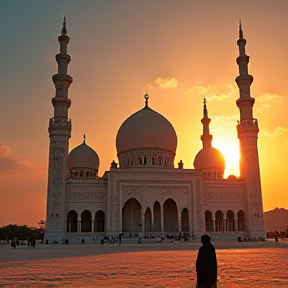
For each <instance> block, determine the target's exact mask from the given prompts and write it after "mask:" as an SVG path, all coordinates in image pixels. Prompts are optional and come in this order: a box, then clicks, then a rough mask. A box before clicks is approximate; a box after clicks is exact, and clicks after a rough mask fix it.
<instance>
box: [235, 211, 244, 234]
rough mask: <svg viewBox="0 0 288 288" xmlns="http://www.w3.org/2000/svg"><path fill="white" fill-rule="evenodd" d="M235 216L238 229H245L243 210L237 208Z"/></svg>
mask: <svg viewBox="0 0 288 288" xmlns="http://www.w3.org/2000/svg"><path fill="white" fill-rule="evenodd" d="M237 217H238V231H245V217H244V211H243V210H239V211H238V213H237Z"/></svg>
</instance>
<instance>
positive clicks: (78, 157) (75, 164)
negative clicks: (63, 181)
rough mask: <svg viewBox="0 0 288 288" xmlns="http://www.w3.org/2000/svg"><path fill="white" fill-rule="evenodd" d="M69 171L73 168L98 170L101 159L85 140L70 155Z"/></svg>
mask: <svg viewBox="0 0 288 288" xmlns="http://www.w3.org/2000/svg"><path fill="white" fill-rule="evenodd" d="M67 164H68V170H71V169H73V168H92V169H96V170H98V168H99V157H98V155H97V153H96V152H95V151H94V150H93V149H92V148H91V147H89V146H88V145H86V143H85V140H84V141H83V143H82V144H81V145H79V146H77V147H75V148H74V149H73V150H72V151H71V152H70V153H69V155H68V161H67Z"/></svg>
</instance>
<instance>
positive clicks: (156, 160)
mask: <svg viewBox="0 0 288 288" xmlns="http://www.w3.org/2000/svg"><path fill="white" fill-rule="evenodd" d="M58 41H59V43H60V53H58V54H57V55H56V61H57V63H58V73H57V74H55V75H54V76H53V77H52V80H53V83H54V85H55V97H54V98H52V105H53V107H54V117H52V118H51V119H50V120H49V128H48V131H49V137H50V146H49V174H48V191H47V215H46V231H45V237H44V241H45V242H46V243H53V242H55V241H56V242H58V243H63V242H65V241H66V242H67V241H69V243H80V242H81V241H82V242H83V241H84V242H85V243H95V242H98V241H99V239H103V238H104V237H106V238H105V239H117V238H118V235H119V234H120V233H121V235H123V238H130V239H139V238H142V239H145V238H149V239H155V237H156V238H157V237H165V236H167V235H169V236H173V237H175V238H178V239H180V238H184V239H185V240H186V239H190V240H192V239H199V238H200V237H201V235H202V234H203V233H206V234H209V235H210V236H211V237H212V239H213V238H214V239H231V240H233V239H237V238H238V237H247V238H256V239H257V238H261V237H263V238H265V237H266V232H265V229H264V221H263V205H262V193H261V182H260V170H259V159H258V148H257V138H258V136H257V135H258V132H259V128H258V121H257V119H255V118H253V105H254V102H255V99H254V98H252V97H251V96H250V85H251V84H252V81H253V77H252V76H251V75H249V74H248V62H249V56H247V55H246V53H245V45H246V40H245V39H244V37H243V31H242V26H241V24H240V26H239V39H238V41H237V44H238V46H239V56H238V57H237V64H238V66H239V76H238V77H237V78H236V83H237V85H238V87H239V94H240V96H239V99H238V100H237V101H236V104H237V106H238V107H239V112H240V119H239V120H238V125H237V132H238V138H239V146H240V155H241V160H240V163H239V165H240V176H239V177H235V176H229V177H228V178H227V179H224V178H223V175H224V170H225V159H224V157H223V155H222V154H221V153H220V151H219V150H217V149H215V148H214V147H213V146H212V135H211V134H210V131H209V123H210V121H211V119H210V118H209V117H208V109H207V105H206V101H205V99H204V105H203V106H204V107H203V118H202V120H201V122H202V125H203V134H202V136H201V141H202V143H203V148H202V149H201V150H200V151H199V152H198V153H197V155H196V156H195V160H194V168H195V169H184V167H183V163H182V161H180V162H179V163H178V165H177V166H178V167H176V168H175V167H174V158H175V155H176V149H177V135H176V132H175V130H174V128H173V126H172V124H171V123H170V122H169V121H168V120H167V119H166V118H165V117H164V116H162V115H161V114H159V113H158V112H156V111H154V110H153V109H152V108H151V107H149V96H148V95H147V94H145V96H144V97H145V104H144V108H142V109H141V110H139V111H137V112H135V113H134V114H133V115H131V116H130V117H128V118H127V119H126V120H125V121H124V122H123V124H122V125H121V126H120V128H119V130H118V134H117V137H116V149H117V157H118V163H116V162H115V161H113V162H112V163H111V167H110V170H109V171H106V172H105V173H104V175H103V176H102V177H100V176H99V175H98V169H99V156H98V154H97V153H96V152H95V150H93V149H92V148H91V147H89V146H88V145H87V144H86V140H85V137H84V141H83V143H82V144H81V145H79V146H77V147H76V148H74V149H73V150H72V151H70V152H69V138H70V137H71V127H72V125H71V120H70V119H69V117H68V109H69V107H70V105H71V100H70V99H69V98H68V89H69V86H70V85H71V83H72V81H73V79H72V77H71V76H70V75H68V74H67V70H68V64H69V62H70V56H69V55H68V54H67V47H68V43H69V37H68V36H67V29H66V21H65V19H64V22H63V28H62V31H61V35H60V36H59V37H58Z"/></svg>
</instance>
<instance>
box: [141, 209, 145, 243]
mask: <svg viewBox="0 0 288 288" xmlns="http://www.w3.org/2000/svg"><path fill="white" fill-rule="evenodd" d="M141 224H142V226H141V232H142V233H141V234H142V238H144V237H145V212H144V209H141Z"/></svg>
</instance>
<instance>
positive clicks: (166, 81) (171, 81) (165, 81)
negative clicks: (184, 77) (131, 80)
mask: <svg viewBox="0 0 288 288" xmlns="http://www.w3.org/2000/svg"><path fill="white" fill-rule="evenodd" d="M155 82H156V83H157V84H158V85H159V86H160V88H161V89H170V88H176V87H177V85H178V81H177V80H176V79H175V78H170V77H166V78H162V77H158V78H157V79H156V80H155Z"/></svg>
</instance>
